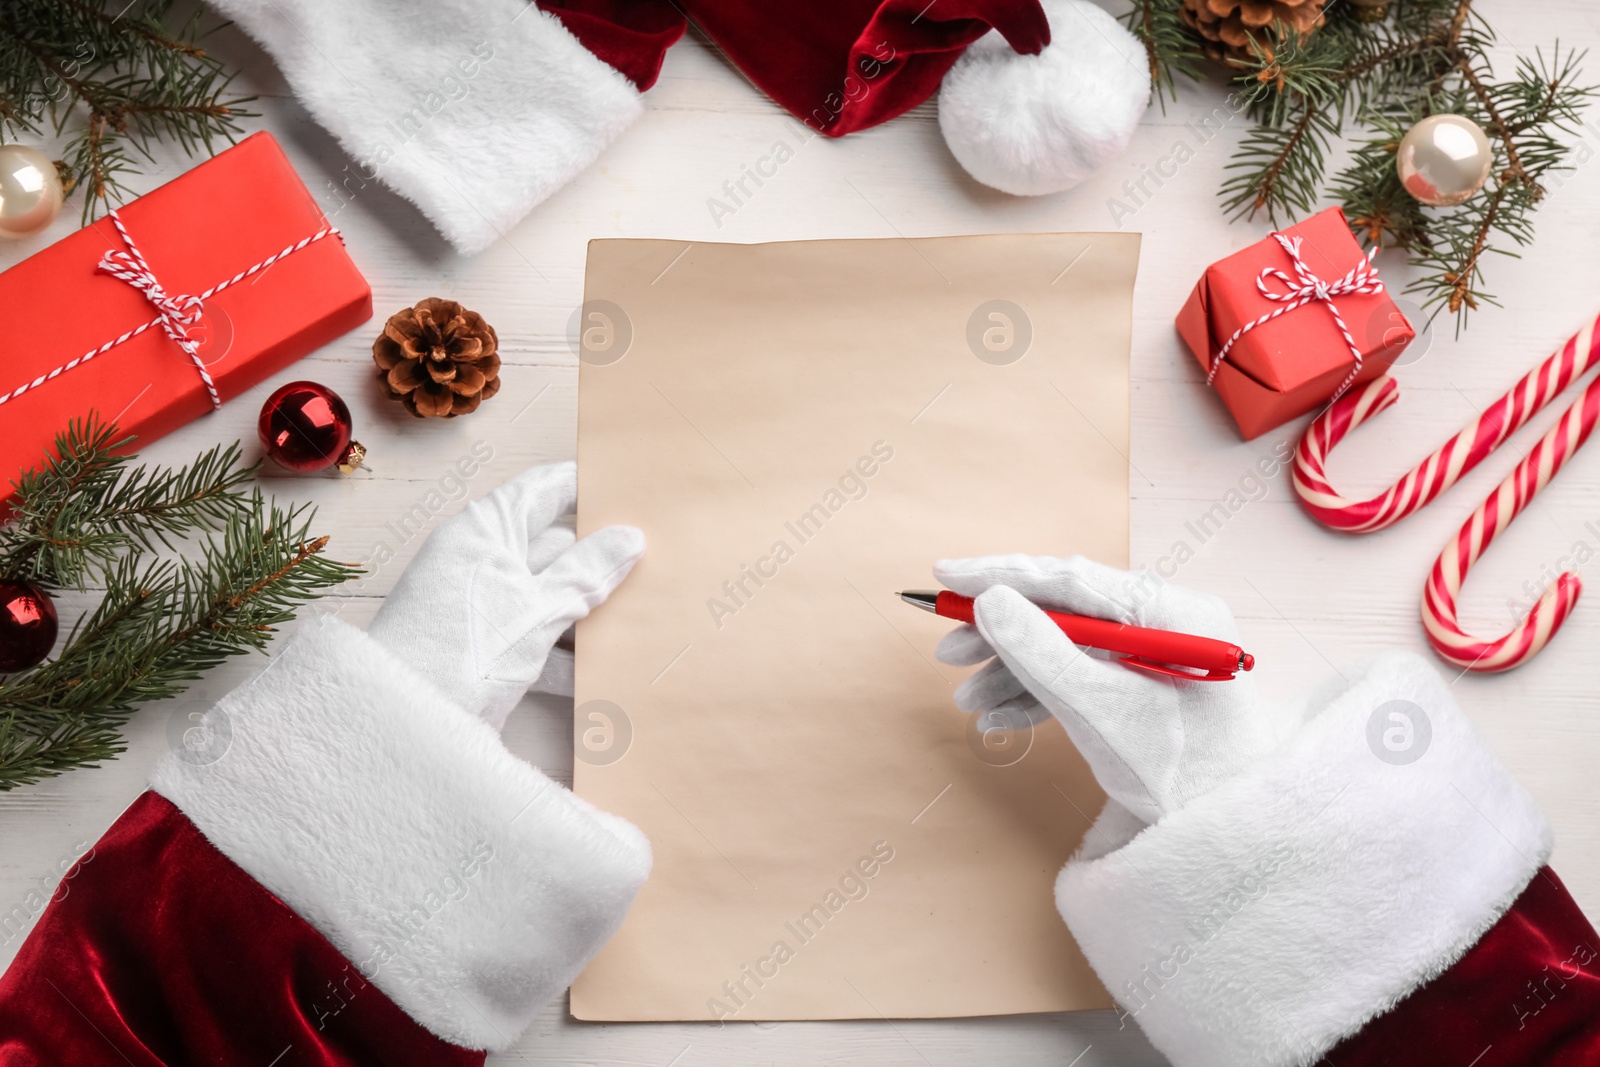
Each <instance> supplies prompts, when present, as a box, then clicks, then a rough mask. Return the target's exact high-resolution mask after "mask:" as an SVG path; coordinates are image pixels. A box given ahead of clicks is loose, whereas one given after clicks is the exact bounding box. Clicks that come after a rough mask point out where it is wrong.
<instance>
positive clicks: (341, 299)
mask: <svg viewBox="0 0 1600 1067" xmlns="http://www.w3.org/2000/svg"><path fill="white" fill-rule="evenodd" d="M117 216H118V218H119V219H120V221H121V223H122V226H123V228H124V229H126V231H127V234H128V237H129V238H131V239H132V241H133V242H134V244H135V246H137V251H138V253H140V254H142V256H143V259H144V264H145V265H147V266H148V268H149V271H148V275H149V276H150V277H153V278H154V280H155V282H156V283H158V284H159V287H160V290H161V292H157V293H155V294H154V296H155V297H156V298H159V297H160V296H161V295H162V293H164V294H167V295H168V296H169V297H170V300H169V301H168V302H166V304H165V307H166V308H167V309H168V310H169V311H175V312H177V313H178V314H179V315H181V316H183V317H184V318H192V317H193V316H194V315H195V313H196V312H197V311H198V321H195V322H193V324H192V325H187V326H185V329H186V331H187V334H188V336H189V338H190V339H191V340H192V341H193V342H195V357H194V358H191V356H190V355H189V354H188V353H186V352H185V351H184V349H183V347H182V346H181V345H180V344H179V343H178V341H177V340H175V339H174V338H173V337H172V336H170V335H169V333H168V332H167V330H166V329H165V328H164V326H163V325H162V324H161V323H160V322H155V321H154V320H156V319H157V318H158V317H159V316H160V315H161V313H162V310H163V307H162V306H158V304H157V303H156V300H155V299H153V298H152V297H151V296H147V295H146V292H145V291H142V290H141V289H140V288H138V287H137V286H136V285H134V284H132V283H130V281H128V280H124V279H122V278H118V277H115V276H113V275H112V274H110V273H107V272H106V271H104V270H101V269H100V264H101V262H102V260H103V258H104V257H105V256H106V254H107V253H108V252H114V253H122V254H124V256H126V255H129V254H131V250H130V249H129V247H128V244H127V242H126V241H125V240H124V238H123V236H122V234H121V233H119V232H118V230H117V226H116V224H115V222H114V221H113V220H112V219H111V218H110V217H109V216H108V217H105V218H102V219H99V220H98V221H96V222H95V223H94V224H92V225H90V226H86V227H84V228H83V229H81V230H79V231H78V232H77V233H75V234H73V235H72V236H70V237H66V238H63V239H62V240H60V241H57V242H56V243H55V244H53V245H51V246H50V247H49V248H46V249H44V250H43V251H41V252H39V253H37V254H36V255H34V256H31V257H29V258H28V259H26V260H24V261H23V262H21V263H19V264H17V265H16V266H15V267H12V268H11V269H10V270H8V271H5V272H4V273H0V306H4V307H9V308H11V309H12V318H13V320H14V321H15V322H18V323H25V324H26V327H25V329H24V330H23V334H22V335H20V336H18V337H14V338H13V339H12V341H11V343H9V344H8V345H7V346H6V351H5V356H4V358H3V359H0V397H5V398H6V399H5V400H4V402H0V501H3V500H4V499H5V498H6V497H9V496H10V495H11V492H12V490H11V489H10V487H9V485H7V483H8V482H10V481H11V480H12V479H14V478H16V477H18V476H19V475H20V474H21V473H22V471H24V470H25V469H27V468H29V467H34V466H37V465H39V463H40V462H41V461H42V460H43V458H44V453H45V452H46V451H47V450H49V449H51V448H52V445H53V441H54V438H55V435H56V434H57V433H59V432H60V431H61V430H63V429H64V428H65V427H66V425H67V423H68V422H69V421H70V420H72V419H74V418H78V417H81V416H84V415H87V414H88V413H89V412H90V411H91V410H93V411H94V412H96V413H97V414H98V415H99V416H100V417H101V418H102V419H104V420H114V421H115V422H116V423H117V425H118V426H119V427H120V428H121V429H122V430H124V431H126V432H128V433H132V434H135V435H137V437H138V443H144V442H148V441H150V440H152V439H154V438H157V437H160V436H162V435H163V434H166V433H170V432H171V431H172V430H175V429H177V428H178V427H179V426H182V425H184V424H185V423H188V422H191V421H193V420H194V419H196V418H198V417H200V416H201V415H204V414H206V413H208V412H210V411H211V410H213V408H214V407H215V404H214V402H213V399H212V391H211V389H210V388H208V386H207V384H206V382H205V380H204V378H203V377H202V375H201V368H200V367H197V366H196V360H198V362H199V363H200V364H201V365H202V366H203V368H204V371H205V373H206V374H207V375H209V376H210V378H211V380H212V382H213V383H214V384H215V390H216V395H217V398H218V399H219V400H223V401H225V400H228V399H229V398H231V397H234V396H237V395H239V394H240V393H241V392H243V391H244V390H246V389H248V388H250V387H251V386H252V385H255V384H256V383H257V382H260V381H262V380H263V379H265V378H266V377H268V376H269V375H271V374H273V373H275V372H277V371H279V370H282V369H283V368H284V367H286V366H288V365H289V364H290V363H293V362H294V361H295V360H297V359H299V358H300V357H302V356H305V355H307V354H308V353H310V352H312V351H313V350H315V349H317V348H319V347H321V346H322V345H324V344H327V343H328V342H329V341H331V340H333V339H334V338H336V337H338V336H340V335H341V334H343V333H346V332H348V331H349V330H352V329H354V328H355V327H356V326H359V325H360V324H361V323H363V322H365V321H367V319H369V318H371V317H372V290H371V288H370V287H369V286H368V285H367V281H366V279H365V278H363V277H362V276H361V273H360V271H358V270H356V267H355V264H354V263H352V262H351V261H350V256H349V255H348V254H347V253H346V251H345V248H344V242H343V240H342V239H341V238H340V237H339V236H338V235H337V233H333V232H328V231H329V230H330V228H329V224H328V221H327V219H326V218H324V217H323V214H322V211H321V209H320V208H319V207H318V206H317V203H316V201H315V200H314V199H312V196H311V193H310V191H309V190H307V189H306V187H305V184H304V183H303V182H302V181H301V180H300V177H299V175H297V174H296V173H295V172H294V168H293V167H291V166H290V164H289V160H288V158H287V157H286V156H285V155H284V154H283V149H281V148H280V147H279V146H278V142H277V141H275V140H273V138H272V136H271V135H270V134H266V133H257V134H252V135H251V136H249V137H246V138H245V139H244V140H242V141H240V142H239V143H238V144H237V145H234V146H233V147H232V148H229V149H227V150H225V151H223V152H221V153H219V154H218V155H216V156H215V157H213V158H212V159H209V160H207V161H206V162H204V163H201V164H200V165H199V166H197V167H195V168H194V169H193V170H191V171H189V172H188V173H186V174H184V175H183V176H182V177H179V178H176V179H174V180H172V181H170V182H168V183H167V184H166V185H163V186H161V187H160V188H159V189H156V190H154V191H153V192H150V193H147V194H146V195H144V196H141V197H140V198H139V199H137V200H135V201H133V202H132V203H129V204H127V205H125V206H123V207H121V208H119V209H118V210H117ZM319 232H321V233H324V236H322V237H320V238H318V239H316V240H312V241H309V242H307V243H305V244H304V245H303V246H301V247H295V246H297V245H300V243H301V242H302V241H306V239H307V238H311V237H313V236H315V235H317V234H318V233H319ZM289 249H293V250H292V251H288V250H289ZM280 253H282V255H281V258H278V259H276V260H274V261H273V262H272V263H271V264H270V265H268V266H266V267H264V268H261V269H258V270H256V271H255V272H254V273H251V274H248V275H247V276H246V277H244V278H241V279H239V280H238V281H237V282H234V283H232V284H229V285H227V286H226V287H225V288H222V289H221V290H220V291H218V292H216V293H215V294H213V295H211V296H209V297H206V298H205V299H204V301H203V302H202V303H201V304H199V305H195V304H194V303H192V302H190V301H188V300H187V297H190V296H199V295H200V294H202V293H205V292H206V291H207V290H210V289H213V288H215V287H216V286H218V285H219V284H220V283H223V282H227V281H229V280H230V279H233V278H234V277H235V276H236V275H238V274H240V273H241V272H243V271H247V270H248V269H249V268H251V267H254V266H257V265H258V264H261V263H262V262H264V261H266V260H268V259H270V258H272V257H274V256H278V255H279V254H280ZM130 262H132V261H130V260H129V259H126V258H123V259H122V260H121V264H122V265H123V266H124V268H129V264H130ZM133 265H134V266H137V264H136V263H135V264H133ZM130 269H131V268H130ZM145 280H146V281H148V278H145ZM147 323H153V324H152V325H150V326H148V327H147V328H146V329H145V330H144V332H142V333H140V334H138V335H137V336H134V337H131V338H129V339H128V340H126V341H124V342H122V343H120V344H115V345H113V346H112V347H110V348H106V349H104V351H99V350H100V349H101V348H102V346H105V345H106V344H107V343H108V342H111V341H114V340H115V339H117V338H118V337H120V336H122V335H123V334H125V333H127V332H129V331H131V330H134V329H136V328H138V327H139V326H142V325H145V324H147ZM87 353H94V355H93V356H92V357H91V358H88V359H86V360H81V361H80V362H78V363H77V364H76V365H74V366H71V367H70V369H64V370H63V369H61V368H64V367H67V365H68V364H71V363H73V361H74V360H78V359H79V358H80V357H83V356H84V355H85V354H87ZM53 371H59V373H56V374H55V376H54V377H50V375H51V373H52V372H53ZM41 379H43V380H41ZM19 389H21V390H22V391H21V392H18V390H19Z"/></svg>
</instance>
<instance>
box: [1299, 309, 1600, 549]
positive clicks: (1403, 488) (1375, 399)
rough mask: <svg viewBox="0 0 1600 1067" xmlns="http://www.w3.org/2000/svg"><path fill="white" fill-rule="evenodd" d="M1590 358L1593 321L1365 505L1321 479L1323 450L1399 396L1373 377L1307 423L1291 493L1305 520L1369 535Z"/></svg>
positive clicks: (1445, 481) (1419, 501) (1512, 428)
mask: <svg viewBox="0 0 1600 1067" xmlns="http://www.w3.org/2000/svg"><path fill="white" fill-rule="evenodd" d="M1596 361H1600V319H1597V320H1595V321H1591V322H1590V323H1588V324H1587V325H1586V326H1584V328H1583V329H1582V330H1579V331H1578V333H1577V334H1576V335H1574V336H1573V337H1572V338H1571V339H1570V340H1568V341H1567V343H1566V344H1565V345H1564V346H1562V348H1561V350H1560V351H1558V352H1557V353H1556V354H1555V355H1553V356H1551V357H1550V358H1549V359H1547V360H1545V361H1544V362H1543V363H1541V364H1539V365H1538V366H1537V367H1535V368H1534V369H1533V370H1531V371H1529V372H1528V373H1527V374H1526V375H1524V376H1523V378H1522V380H1521V381H1519V382H1517V384H1516V385H1514V386H1512V387H1511V389H1510V391H1509V392H1507V393H1506V394H1505V395H1504V396H1502V397H1501V398H1500V399H1499V400H1496V401H1495V402H1494V403H1493V404H1492V405H1490V407H1489V408H1488V409H1487V410H1485V411H1484V412H1483V414H1481V415H1479V416H1478V417H1477V418H1476V419H1474V420H1473V421H1472V422H1470V423H1468V424H1467V425H1466V426H1465V427H1464V428H1463V429H1462V431H1461V432H1460V433H1458V434H1456V435H1455V436H1454V437H1452V438H1450V440H1448V441H1446V442H1445V443H1444V446H1443V447H1442V448H1440V449H1439V450H1438V451H1437V452H1435V453H1434V454H1433V455H1431V456H1429V457H1428V458H1427V459H1425V460H1423V461H1422V462H1421V463H1420V464H1418V465H1417V466H1416V467H1414V468H1413V469H1412V470H1411V472H1410V473H1409V474H1407V475H1406V476H1405V477H1404V478H1401V479H1400V480H1399V481H1398V482H1396V483H1394V484H1393V485H1391V486H1390V487H1389V488H1388V489H1385V490H1384V491H1383V492H1382V493H1380V494H1378V495H1377V496H1375V497H1373V498H1372V499H1370V500H1350V499H1348V498H1346V497H1344V496H1341V495H1340V494H1339V492H1338V490H1336V489H1334V487H1333V486H1332V485H1331V484H1329V482H1328V473H1327V468H1328V453H1330V452H1332V451H1333V449H1334V447H1335V446H1337V445H1338V444H1339V442H1340V441H1342V440H1344V438H1345V435H1346V434H1348V433H1349V432H1350V431H1352V430H1354V429H1355V428H1356V427H1357V426H1360V425H1361V424H1362V423H1363V422H1366V421H1367V420H1368V419H1370V418H1372V417H1373V416H1375V415H1377V414H1378V413H1379V412H1382V411H1385V410H1387V409H1388V408H1389V407H1390V406H1391V405H1392V404H1394V402H1395V400H1396V399H1398V398H1399V396H1400V386H1399V385H1397V384H1396V383H1395V380H1394V379H1393V378H1390V377H1388V376H1387V375H1385V376H1384V377H1382V378H1374V379H1373V380H1372V381H1370V382H1368V383H1366V384H1365V385H1363V386H1361V387H1359V388H1357V389H1353V390H1351V391H1350V392H1348V393H1346V394H1345V395H1344V396H1342V397H1340V398H1339V399H1338V400H1336V401H1334V403H1333V404H1332V405H1331V406H1329V408H1328V410H1326V411H1324V412H1323V413H1322V414H1321V415H1318V416H1317V417H1316V418H1315V419H1314V420H1312V423H1311V425H1310V426H1309V427H1308V428H1307V429H1306V433H1305V436H1304V437H1303V438H1302V439H1301V441H1300V447H1299V449H1297V450H1296V452H1295V457H1294V488H1295V492H1296V493H1298V494H1299V495H1300V502H1301V503H1302V504H1304V505H1305V508H1306V510H1307V511H1309V512H1310V513H1311V516H1312V517H1313V518H1315V519H1316V520H1317V521H1318V522H1320V523H1322V524H1323V525H1325V526H1331V527H1333V528H1334V529H1335V530H1343V531H1345V532H1346V533H1371V532H1372V531H1374V530H1381V529H1383V528H1384V527H1386V526H1391V525H1393V524H1394V523H1397V522H1399V521H1400V520H1401V519H1403V518H1405V517H1406V516H1408V515H1411V514H1413V513H1414V512H1416V511H1419V510H1421V509H1422V508H1424V507H1426V506H1427V505H1428V504H1430V503H1432V502H1433V501H1434V500H1435V499H1436V498H1437V497H1439V495H1440V494H1442V493H1444V492H1445V490H1447V489H1449V488H1450V487H1451V486H1453V485H1455V484H1456V482H1458V481H1460V480H1461V478H1462V476H1464V475H1465V474H1466V473H1467V472H1468V471H1470V470H1472V468H1474V467H1476V466H1477V465H1478V464H1479V463H1480V462H1482V460H1483V458H1484V457H1485V456H1487V455H1489V454H1490V453H1491V452H1493V451H1494V450H1495V449H1497V448H1499V447H1500V445H1501V444H1503V443H1504V442H1505V439H1506V438H1508V437H1510V436H1511V435H1512V434H1513V433H1515V432H1516V431H1517V430H1519V429H1521V428H1522V427H1523V426H1524V425H1525V424H1526V423H1527V421H1528V420H1529V419H1531V418H1532V417H1533V416H1534V415H1535V414H1537V413H1538V412H1539V411H1540V410H1541V409H1543V408H1544V406H1545V405H1547V404H1549V403H1550V401H1551V400H1553V399H1555V397H1556V396H1557V395H1558V394H1559V393H1560V392H1561V391H1562V390H1564V389H1566V387H1567V386H1569V385H1571V384H1572V381H1573V379H1575V378H1577V377H1578V376H1579V375H1580V374H1582V373H1583V372H1584V371H1586V370H1588V369H1589V368H1590V367H1591V366H1593V365H1594V364H1595V363H1596ZM1585 436H1587V435H1585ZM1506 521H1508V522H1509V521H1510V520H1509V519H1507V520H1506Z"/></svg>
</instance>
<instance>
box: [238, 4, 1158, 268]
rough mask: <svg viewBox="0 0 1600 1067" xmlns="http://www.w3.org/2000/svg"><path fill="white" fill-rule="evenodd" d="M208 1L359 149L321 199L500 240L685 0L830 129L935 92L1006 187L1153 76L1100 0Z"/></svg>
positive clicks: (977, 160) (479, 241) (1094, 132)
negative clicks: (417, 216)
mask: <svg viewBox="0 0 1600 1067" xmlns="http://www.w3.org/2000/svg"><path fill="white" fill-rule="evenodd" d="M213 4H214V6H216V7H217V8H219V9H220V10H221V11H222V12H223V13H224V14H226V15H228V16H229V17H231V18H233V19H234V20H235V21H236V22H238V23H239V25H240V26H242V27H243V28H244V29H245V30H246V32H248V33H249V34H250V35H251V36H252V37H254V38H255V39H256V40H257V41H259V42H260V43H261V44H262V45H263V46H264V47H265V48H266V49H267V50H268V51H269V52H271V53H272V55H273V57H274V58H275V59H276V60H277V62H278V65H279V66H280V68H282V70H283V72H284V75H285V77H286V78H287V79H288V80H289V82H290V84H291V86H292V87H293V89H294V91H295V94H296V95H297V96H298V97H299V98H300V100H301V101H302V102H303V103H304V104H305V105H306V107H307V109H308V110H309V111H310V112H311V113H312V115H313V116H314V117H315V118H316V119H317V121H318V122H320V123H321V124H322V125H323V126H325V127H326V128H327V129H328V130H329V131H330V132H332V133H333V134H334V136H335V137H336V138H338V140H339V142H340V144H341V145H342V146H343V147H344V148H345V150H346V151H347V152H349V153H350V155H351V156H352V157H353V158H354V159H355V161H356V162H355V167H356V171H355V173H354V174H348V173H347V174H346V175H342V176H341V177H340V178H339V179H338V180H336V181H335V182H331V183H329V184H330V187H331V188H330V190H329V191H328V192H329V194H330V195H331V196H332V197H334V198H335V202H333V203H330V204H329V206H330V207H336V206H337V203H342V202H343V199H344V197H345V196H346V194H351V195H353V193H354V191H355V190H354V189H352V188H351V186H352V185H355V186H356V187H357V188H359V187H360V186H361V185H364V184H365V183H366V182H367V181H380V182H383V183H384V184H387V185H389V186H391V187H392V188H394V189H395V190H396V191H398V192H399V193H400V194H401V195H403V196H405V197H406V198H408V199H410V200H411V201H413V202H414V203H416V204H417V205H418V206H419V207H420V208H421V209H422V210H423V212H424V213H425V214H427V215H428V217H429V218H430V219H432V220H433V222H434V223H435V225H437V226H438V227H439V229H440V231H441V232H442V233H443V234H444V235H445V236H446V237H447V238H448V239H449V240H450V241H451V243H452V244H454V245H455V246H456V247H457V248H459V249H460V250H462V251H464V252H474V251H477V250H480V249H482V248H484V247H487V246H488V245H489V244H492V243H493V242H494V241H495V240H496V239H497V238H498V237H500V236H501V235H503V234H504V233H505V232H506V231H507V230H508V229H509V228H510V227H511V226H513V225H515V224H516V222H517V221H518V220H519V219H521V218H522V216H523V215H525V214H526V213H527V212H528V211H529V210H531V209H532V208H533V207H534V206H536V205H537V204H539V203H540V202H542V201H543V200H544V199H546V198H547V197H549V196H550V195H551V194H552V193H554V192H555V191H556V190H557V189H559V188H560V187H561V186H562V185H564V184H565V183H566V182H568V181H570V180H571V179H572V178H573V177H575V176H576V175H577V174H578V173H580V172H581V171H582V170H584V169H585V168H586V167H588V166H589V164H590V163H592V162H593V161H594V159H595V158H596V157H597V156H598V155H599V154H600V152H601V151H602V150H603V149H604V148H605V147H606V145H608V144H609V143H610V142H611V141H612V140H613V139H615V138H616V137H617V136H618V135H619V134H620V133H621V131H622V130H623V129H625V128H626V127H627V126H628V125H629V124H630V123H631V122H632V121H633V120H634V119H635V118H637V117H638V115H639V114H640V113H641V112H642V111H643V107H642V104H641V101H640V94H641V93H642V92H643V91H645V90H646V89H648V88H650V86H651V85H652V84H654V82H655V79H656V76H657V74H658V73H659V71H660V67H661V61H662V57H663V55H664V54H665V52H666V50H667V48H669V47H670V46H671V45H672V44H673V43H674V42H675V41H676V40H677V39H678V38H679V37H680V36H681V35H682V34H683V31H684V28H685V26H686V18H685V16H686V15H687V19H692V20H693V21H694V23H695V24H696V25H697V26H698V27H699V28H700V30H701V31H703V32H704V33H705V35H706V36H707V37H708V38H709V39H710V40H711V42H712V44H713V45H714V46H715V47H716V48H717V49H718V50H719V51H721V52H722V53H723V54H724V55H725V56H726V57H727V58H728V59H729V60H730V61H731V62H732V63H734V64H735V65H736V66H737V67H739V69H740V70H742V71H743V72H744V74H745V75H746V76H748V77H749V79H750V80H751V82H753V83H754V84H755V85H756V86H757V87H758V88H760V89H761V90H762V91H764V92H766V93H767V94H768V95H770V96H771V97H772V98H773V99H774V100H775V101H776V102H777V103H779V104H780V105H782V106H783V107H784V108H785V109H787V110H788V111H789V112H791V113H792V114H794V115H795V116H797V117H798V118H800V119H801V120H802V121H804V122H806V123H807V124H808V125H810V126H811V127H813V128H814V129H816V130H818V131H819V132H821V133H823V134H825V135H827V136H830V137H839V136H843V135H845V134H848V133H852V132H855V131H857V130H862V129H866V128H867V127H870V126H873V125H875V124H877V123H880V122H883V121H886V120H888V119H891V118H894V117H895V116H896V115H899V114H901V113H903V112H904V111H906V110H908V109H910V108H912V107H915V106H917V105H918V104H920V103H922V102H924V101H925V100H927V99H929V98H930V97H931V96H932V95H933V94H934V93H935V92H940V93H941V96H940V105H939V106H940V116H939V123H940V127H941V129H942V130H943V131H944V135H945V139H946V141H947V142H948V143H949V145H950V148H951V150H952V152H954V154H955V156H956V158H957V159H958V160H959V161H960V162H961V164H962V166H964V167H965V168H966V169H967V171H968V172H969V173H971V174H972V175H973V177H975V178H976V179H978V180H979V181H981V182H984V183H985V184H987V185H991V186H994V187H995V188H998V189H1003V190H1005V191H1007V192H1012V193H1018V194H1027V195H1033V194H1040V193H1049V192H1057V191H1060V190H1062V189H1066V188H1070V187H1071V186H1073V185H1075V184H1077V183H1078V182H1080V181H1082V180H1083V179H1084V178H1085V177H1087V176H1088V175H1089V174H1090V173H1092V172H1093V171H1094V170H1095V169H1096V168H1097V167H1099V166H1101V165H1102V164H1104V163H1105V162H1106V161H1107V160H1109V159H1110V158H1111V157H1112V156H1114V155H1115V154H1116V153H1118V152H1120V151H1121V150H1122V149H1123V148H1124V147H1125V146H1126V144H1127V141H1128V138H1129V137H1130V136H1131V135H1132V131H1133V128H1134V126H1135V124H1136V123H1137V122H1138V120H1139V117H1140V116H1141V115H1142V114H1143V112H1144V109H1145V107H1146V105H1147V103H1148V98H1149V81H1148V75H1147V68H1146V63H1145V58H1144V52H1143V50H1142V48H1141V47H1140V45H1139V44H1138V42H1137V41H1136V40H1135V39H1134V38H1133V36H1132V35H1131V34H1129V33H1128V32H1127V30H1125V29H1123V27H1122V26H1121V25H1120V24H1118V23H1117V21H1116V20H1115V19H1113V18H1112V17H1111V16H1110V15H1108V14H1106V13H1105V12H1104V11H1103V10H1101V9H1100V8H1098V7H1096V6H1095V5H1094V4H1092V3H1090V2H1089V0H931V2H930V0H813V2H812V3H809V4H806V5H803V6H797V5H787V4H759V3H750V2H747V0H540V2H539V3H538V4H537V6H532V5H529V4H527V3H526V0H342V2H341V3H339V4H336V5H334V4H326V3H321V2H319V0H213ZM418 26H426V27H427V32H418V30H417V27H418ZM941 86H942V90H941ZM325 199H326V198H325Z"/></svg>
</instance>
